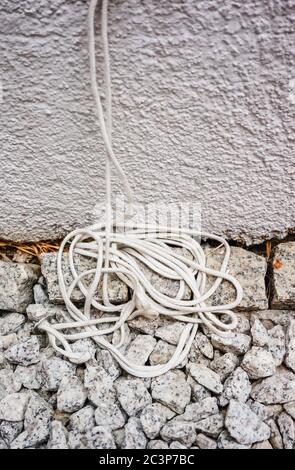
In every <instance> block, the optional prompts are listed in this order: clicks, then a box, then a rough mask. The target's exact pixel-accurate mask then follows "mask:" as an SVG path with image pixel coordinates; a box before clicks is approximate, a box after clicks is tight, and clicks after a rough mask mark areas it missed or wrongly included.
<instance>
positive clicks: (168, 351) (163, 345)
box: [149, 339, 176, 366]
mask: <svg viewBox="0 0 295 470" xmlns="http://www.w3.org/2000/svg"><path fill="white" fill-rule="evenodd" d="M175 350H176V346H173V345H172V344H169V343H167V342H166V341H162V340H161V339H160V340H159V341H158V342H157V344H156V346H155V348H154V350H153V352H152V353H151V355H150V359H149V360H150V364H151V365H152V366H155V365H158V364H166V363H167V362H168V361H169V360H170V359H171V357H172V356H173V354H174V352H175Z"/></svg>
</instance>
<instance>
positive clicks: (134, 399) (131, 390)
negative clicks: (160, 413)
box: [115, 379, 152, 416]
mask: <svg viewBox="0 0 295 470" xmlns="http://www.w3.org/2000/svg"><path fill="white" fill-rule="evenodd" d="M115 387H116V390H117V396H118V400H119V402H120V404H121V406H122V408H123V409H124V410H125V411H126V413H127V414H128V415H129V416H135V415H136V414H137V413H138V412H139V411H141V410H142V409H143V408H145V407H146V406H147V405H149V404H150V403H151V402H152V397H151V396H150V394H149V392H148V391H147V389H146V387H145V386H144V384H143V383H142V381H141V380H140V379H135V380H126V379H118V380H117V381H116V382H115Z"/></svg>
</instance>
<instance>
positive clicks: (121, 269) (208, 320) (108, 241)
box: [38, 0, 243, 377]
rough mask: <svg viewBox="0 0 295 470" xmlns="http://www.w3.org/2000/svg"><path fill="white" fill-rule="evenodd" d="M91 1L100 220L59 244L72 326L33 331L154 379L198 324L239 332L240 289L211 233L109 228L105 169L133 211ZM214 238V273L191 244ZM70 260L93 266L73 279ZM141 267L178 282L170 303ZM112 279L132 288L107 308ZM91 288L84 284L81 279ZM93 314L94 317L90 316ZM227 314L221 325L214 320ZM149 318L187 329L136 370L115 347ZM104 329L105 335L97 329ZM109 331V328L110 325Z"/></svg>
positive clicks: (185, 349)
mask: <svg viewBox="0 0 295 470" xmlns="http://www.w3.org/2000/svg"><path fill="white" fill-rule="evenodd" d="M96 4H97V0H91V1H90V7H89V17H88V19H89V52H90V75H91V87H92V92H93V96H94V100H95V105H96V110H97V116H98V119H99V124H100V128H101V132H102V137H103V141H104V144H105V147H106V153H107V158H106V221H105V223H101V224H95V225H93V226H91V227H87V228H85V229H77V230H74V231H73V232H71V233H70V234H69V235H67V236H66V237H65V239H64V240H63V242H62V244H61V246H60V249H59V252H58V257H57V270H58V280H59V287H60V291H61V294H62V297H63V299H64V303H65V305H66V308H67V311H68V315H69V318H70V321H68V322H64V323H51V322H50V321H49V320H48V319H44V320H43V321H41V322H40V324H39V325H38V327H39V329H41V330H44V331H46V332H47V334H48V337H49V341H50V344H51V345H52V346H53V348H55V349H56V350H57V351H58V352H59V353H61V354H63V355H64V356H67V357H68V358H69V359H70V360H71V361H72V362H76V363H83V362H86V361H88V360H89V359H90V354H89V353H84V354H81V353H77V352H74V351H73V350H72V347H71V344H72V343H73V342H75V341H77V340H79V339H82V338H92V340H93V341H94V342H95V343H96V344H97V345H98V346H100V347H102V348H105V349H107V350H109V351H110V353H111V354H112V355H113V356H114V357H115V358H116V360H117V361H118V363H119V364H120V366H121V367H122V368H123V369H124V370H125V371H127V372H128V373H130V374H132V375H135V376H138V377H156V376H158V375H161V374H163V373H164V372H167V371H168V370H170V369H172V368H175V367H177V366H178V365H179V364H181V363H182V361H183V360H184V359H185V358H186V356H187V355H188V353H189V351H190V348H191V345H192V343H193V340H194V338H195V335H196V332H197V329H198V324H200V323H203V324H204V325H206V326H207V328H208V329H209V330H210V331H212V332H214V333H216V334H219V335H226V334H227V332H228V331H230V330H233V329H234V328H235V327H236V325H237V317H236V315H235V314H234V312H233V311H232V309H234V308H235V307H236V306H237V305H238V304H239V303H240V302H241V300H242V297H243V291H242V288H241V286H240V284H239V282H238V281H237V280H236V279H235V278H234V277H233V276H231V275H230V274H228V273H227V265H228V260H229V257H230V247H229V245H228V243H227V242H226V240H224V239H223V238H221V237H219V236H217V235H212V234H209V233H204V232H203V233H201V232H198V231H194V230H182V229H178V228H177V229H175V230H174V229H173V228H171V227H159V226H151V225H149V226H146V225H139V226H138V225H137V226H136V228H135V229H131V228H130V226H129V225H128V223H125V222H115V221H114V217H113V214H112V206H111V164H113V165H114V167H115V169H116V172H117V174H118V175H119V177H120V179H121V182H122V185H123V188H124V190H125V193H126V195H127V198H128V204H129V215H130V214H131V213H132V208H133V195H132V191H131V189H130V186H129V183H128V179H127V177H126V175H125V173H124V171H123V169H122V168H121V166H120V164H119V162H118V160H117V158H116V156H115V154H114V152H113V149H112V143H111V129H112V120H111V117H112V116H111V81H110V61H109V53H108V39H107V5H108V1H107V0H102V9H101V26H102V27H101V32H102V44H103V53H104V65H105V72H104V75H105V84H106V119H105V116H104V112H103V107H102V103H101V100H100V95H99V90H98V86H97V79H96V61H95V46H94V38H95V32H94V15H95V8H96ZM199 237H204V238H205V239H213V240H215V241H217V242H219V243H220V244H221V245H222V246H223V247H224V258H223V261H222V264H221V267H220V269H219V270H218V271H216V270H213V269H210V268H208V267H207V266H206V256H205V253H204V251H203V249H202V247H201V245H200V243H199V242H198V241H197V238H199ZM173 246H177V247H182V248H184V249H186V250H188V251H189V252H190V254H191V256H192V259H189V258H187V257H185V256H183V255H182V254H180V253H179V252H178V251H176V250H173V249H172V248H171V247H173ZM65 248H68V262H69V267H70V270H71V273H72V276H73V282H72V284H71V285H70V286H69V287H67V286H66V283H65V280H64V275H63V269H62V263H64V262H65V260H64V257H63V253H64V250H65ZM75 256H82V257H88V258H92V259H93V260H95V263H96V267H95V268H93V269H89V270H87V271H84V272H82V273H80V274H78V272H77V269H76V266H75ZM138 261H139V262H140V263H144V264H145V265H146V266H148V267H149V269H152V270H153V271H154V272H155V273H157V274H159V275H161V276H163V277H164V278H168V279H172V280H176V281H178V282H179V291H178V294H177V295H176V297H169V296H167V295H165V294H163V293H161V292H160V291H159V290H158V289H156V287H155V286H153V285H152V284H151V282H150V281H149V279H148V277H147V276H146V275H145V273H144V272H143V271H142V269H141V268H140V265H139V263H138ZM113 273H115V274H116V275H117V276H118V277H119V278H120V279H121V280H122V281H123V282H124V283H126V284H127V286H128V287H129V288H130V290H131V292H132V295H131V300H129V301H128V302H126V303H123V304H120V305H113V304H111V302H110V300H109V297H108V278H109V275H110V274H113ZM208 276H210V277H213V278H215V281H214V283H213V284H212V285H211V287H209V288H207V289H206V287H207V277H208ZM89 277H91V283H90V285H89V282H88V283H87V282H85V278H87V279H88V280H89ZM224 280H226V281H228V282H230V283H231V284H232V285H233V286H234V288H235V291H236V296H235V300H234V301H233V302H231V303H230V304H225V305H207V302H208V300H209V299H210V297H211V296H213V294H214V293H215V292H216V290H217V289H218V287H219V286H220V284H221V282H222V281H224ZM100 281H102V301H98V300H97V299H96V298H95V294H96V293H97V288H98V284H99V283H100ZM185 287H189V289H190V291H191V298H190V299H189V300H184V299H183V298H182V297H183V293H184V288H185ZM76 288H79V289H80V291H81V292H82V294H83V296H84V297H85V302H84V306H83V309H80V308H79V307H78V306H76V305H75V304H74V302H73V301H72V300H71V296H72V292H73V290H74V289H76ZM93 311H96V312H99V314H100V315H99V316H97V315H96V316H94V315H93ZM224 314H225V315H226V318H227V322H225V321H222V320H221V319H220V318H219V316H221V315H224ZM139 315H141V316H145V317H148V318H155V317H157V316H158V315H162V316H163V317H166V318H169V319H175V320H177V321H181V322H184V323H186V325H185V327H184V329H183V331H182V333H181V335H180V338H179V342H178V345H177V347H176V350H175V352H174V354H173V356H172V357H171V359H170V360H169V361H168V362H167V363H166V364H160V365H156V366H146V365H144V366H141V365H138V364H136V363H134V362H133V361H131V360H129V359H128V358H127V357H126V356H124V354H123V353H122V352H120V347H121V346H122V344H123V343H124V340H125V328H124V325H125V323H126V322H128V321H129V320H131V319H133V318H135V317H136V316H139ZM104 324H107V326H106V327H105V328H102V326H103V325H104ZM110 324H111V325H112V326H109V325H110ZM117 330H119V331H120V341H119V343H118V344H116V345H114V344H112V343H110V342H109V341H108V340H107V339H106V338H105V335H108V334H110V333H113V332H115V331H117Z"/></svg>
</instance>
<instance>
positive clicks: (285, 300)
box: [271, 242, 295, 309]
mask: <svg viewBox="0 0 295 470" xmlns="http://www.w3.org/2000/svg"><path fill="white" fill-rule="evenodd" d="M272 266H273V278H272V283H273V291H274V295H273V298H272V302H271V306H272V308H278V309H287V308H290V309H294V308H295V285H294V278H295V242H286V243H280V244H279V245H277V246H276V247H275V249H274V255H273V263H272Z"/></svg>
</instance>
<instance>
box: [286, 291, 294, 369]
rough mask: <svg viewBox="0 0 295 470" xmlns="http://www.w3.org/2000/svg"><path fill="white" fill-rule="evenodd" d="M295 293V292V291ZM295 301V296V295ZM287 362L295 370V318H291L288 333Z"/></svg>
mask: <svg viewBox="0 0 295 470" xmlns="http://www.w3.org/2000/svg"><path fill="white" fill-rule="evenodd" d="M294 295H295V293H294ZM294 301H295V297H294ZM285 364H286V366H287V367H289V368H290V369H292V370H293V372H295V320H290V324H289V326H288V329H287V333H286V358H285Z"/></svg>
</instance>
